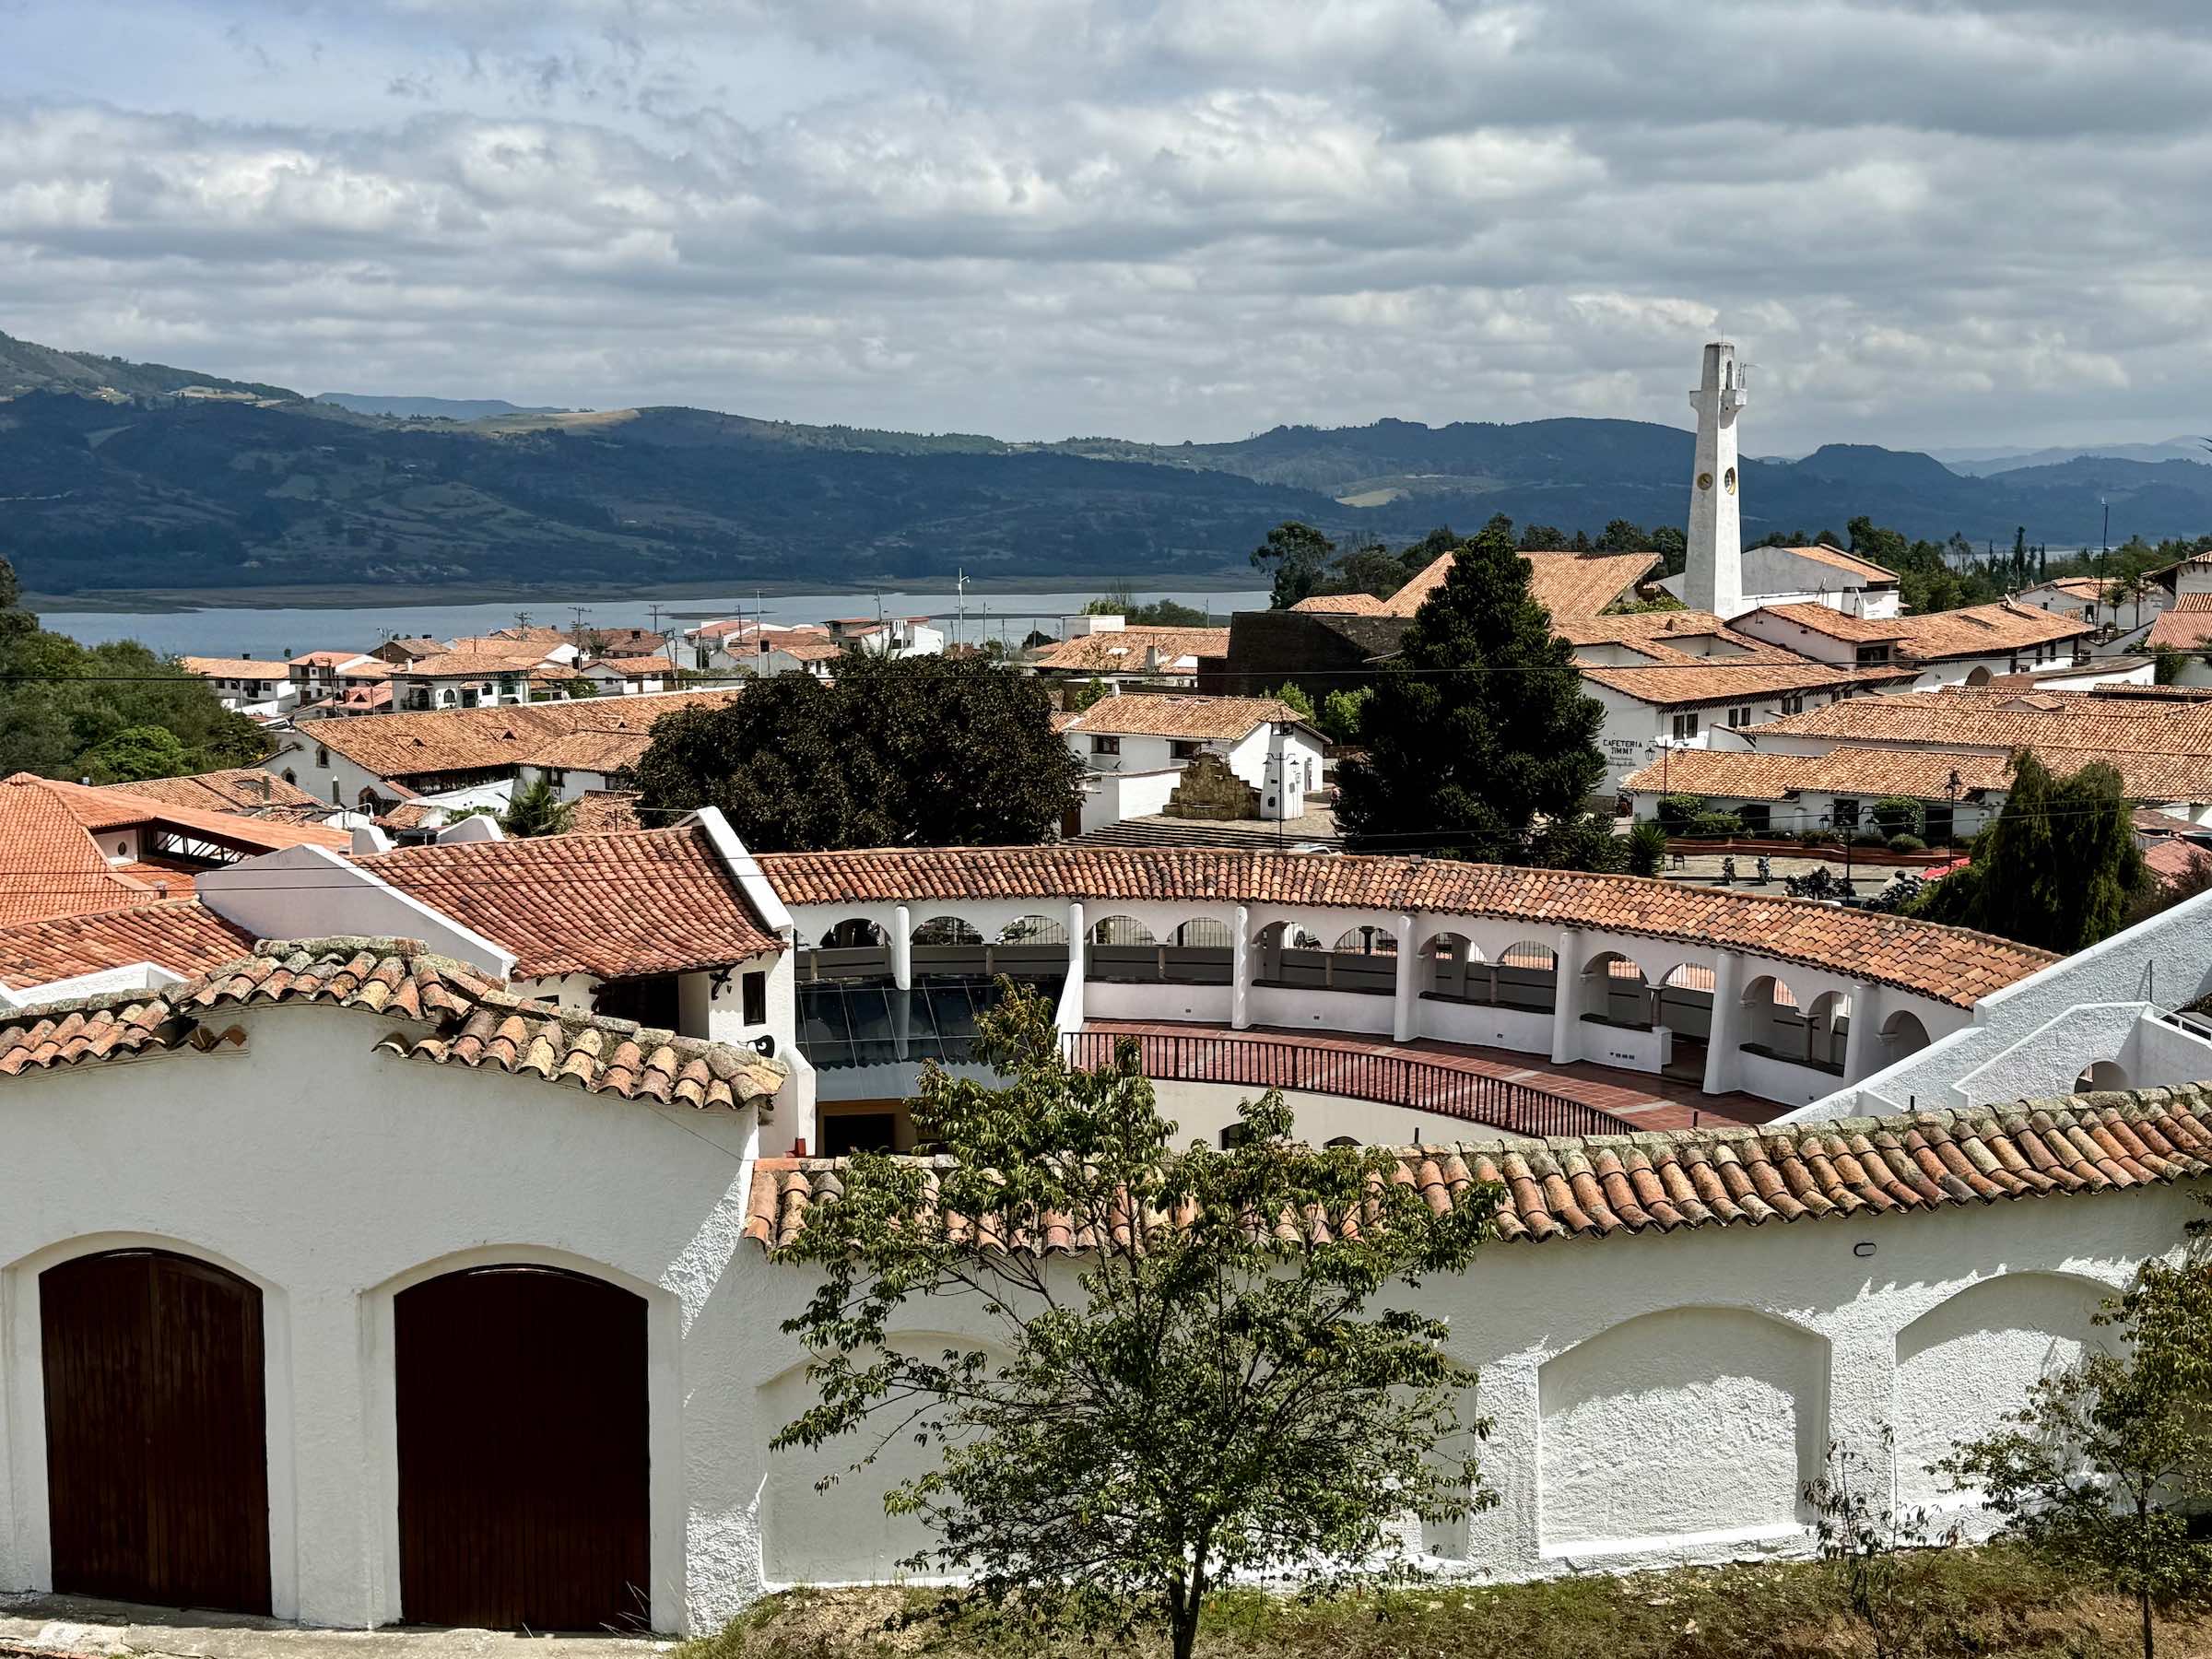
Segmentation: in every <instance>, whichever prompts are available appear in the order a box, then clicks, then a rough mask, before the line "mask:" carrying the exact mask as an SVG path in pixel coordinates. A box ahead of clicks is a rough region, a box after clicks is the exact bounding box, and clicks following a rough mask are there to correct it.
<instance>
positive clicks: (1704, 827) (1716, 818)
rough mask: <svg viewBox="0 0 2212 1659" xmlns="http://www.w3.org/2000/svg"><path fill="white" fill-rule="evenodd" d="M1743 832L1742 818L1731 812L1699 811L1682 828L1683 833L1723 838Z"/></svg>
mask: <svg viewBox="0 0 2212 1659" xmlns="http://www.w3.org/2000/svg"><path fill="white" fill-rule="evenodd" d="M1743 832H1744V820H1743V819H1742V818H1738V817H1736V815H1735V813H1733V812H1700V813H1699V814H1698V816H1697V817H1695V818H1691V819H1690V820H1689V822H1688V825H1687V826H1686V827H1685V828H1684V830H1683V833H1684V834H1685V835H1697V836H1703V837H1705V838H1706V839H1708V840H1725V839H1727V838H1728V837H1731V836H1736V835H1741V834H1742V833H1743Z"/></svg>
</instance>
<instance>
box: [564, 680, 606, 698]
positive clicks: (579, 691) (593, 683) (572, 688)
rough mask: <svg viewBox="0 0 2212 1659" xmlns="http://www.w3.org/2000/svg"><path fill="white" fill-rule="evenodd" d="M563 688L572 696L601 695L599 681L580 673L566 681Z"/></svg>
mask: <svg viewBox="0 0 2212 1659" xmlns="http://www.w3.org/2000/svg"><path fill="white" fill-rule="evenodd" d="M561 689H562V690H563V691H564V692H566V693H567V694H568V695H569V696H570V697H571V698H576V697H596V696H598V695H599V682H598V681H597V680H595V679H591V678H588V677H585V676H583V675H581V674H580V675H578V676H577V677H575V678H574V679H572V680H570V681H568V682H567V683H565V684H564V685H563V686H562V687H561Z"/></svg>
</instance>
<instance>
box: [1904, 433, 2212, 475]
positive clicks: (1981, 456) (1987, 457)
mask: <svg viewBox="0 0 2212 1659" xmlns="http://www.w3.org/2000/svg"><path fill="white" fill-rule="evenodd" d="M2083 456H2088V457H2089V458H2091V459H2093V460H2100V461H2143V462H2147V463H2150V464H2152V465H2156V464H2157V463H2159V462H2160V461H2194V463H2196V465H2199V466H2212V449H2207V448H2206V444H2205V441H2204V440H2203V439H2201V438H2189V437H2183V438H2169V439H2167V440H2166V441H2165V442H2163V443H2075V444H2061V445H2057V446H2054V447H2053V448H2050V449H2039V450H2006V449H1969V450H1937V451H1935V458H1936V459H1937V460H1938V461H1940V462H1942V463H1943V464H1944V465H1946V466H1947V467H1949V468H1950V469H1951V470H1952V471H1953V472H1955V473H1963V474H1965V475H1966V476H1967V477H1970V478H1986V477H1990V476H1991V475H1993V474H1995V473H2001V472H2017V471H2018V470H2019V469H2020V468H2021V467H2023V466H2060V465H2065V463H2066V462H2068V461H2073V460H2077V459H2079V458H2080V457H2083Z"/></svg>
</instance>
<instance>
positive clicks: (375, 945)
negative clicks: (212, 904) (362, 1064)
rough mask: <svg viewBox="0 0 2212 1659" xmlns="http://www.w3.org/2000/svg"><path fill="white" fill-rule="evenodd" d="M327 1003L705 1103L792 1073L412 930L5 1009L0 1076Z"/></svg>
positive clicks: (442, 1045)
mask: <svg viewBox="0 0 2212 1659" xmlns="http://www.w3.org/2000/svg"><path fill="white" fill-rule="evenodd" d="M277 1003H288V1004H322V1005H324V1006H335V1007H340V1008H347V1009H355V1010H359V1011H361V1012H363V1013H367V1014H371V1015H376V1016H381V1017H384V1018H399V1019H406V1020H408V1021H412V1022H415V1023H417V1024H420V1025H425V1026H429V1027H430V1028H431V1030H430V1031H429V1033H428V1034H427V1035H424V1034H418V1033H416V1032H410V1031H405V1030H394V1031H390V1032H389V1033H388V1034H387V1035H385V1036H384V1037H382V1039H381V1040H380V1041H378V1042H377V1043H376V1045H375V1046H376V1047H377V1048H378V1049H380V1050H382V1051H384V1052H387V1053H394V1054H398V1055H401V1056H402V1057H404V1058H406V1059H410V1060H420V1061H425V1062H428V1063H429V1064H431V1065H465V1066H468V1067H470V1068H471V1069H477V1068H480V1067H487V1066H488V1067H492V1068H494V1069H497V1070H500V1071H504V1072H508V1073H511V1074H515V1075H521V1074H525V1073H526V1074H529V1075H531V1076H534V1077H542V1078H544V1079H545V1080H547V1082H552V1083H562V1084H567V1085H570V1086H571V1087H573V1088H582V1089H583V1090H584V1091H585V1092H586V1093H588V1094H598V1095H612V1096H615V1097H618V1098H619V1099H622V1100H656V1101H659V1102H661V1103H663V1104H666V1105H687V1106H692V1107H697V1108H699V1109H700V1110H708V1109H713V1108H733V1107H736V1106H741V1105H746V1104H752V1103H759V1102H763V1101H765V1100H768V1099H770V1098H771V1096H773V1095H774V1093H775V1091H776V1089H777V1088H780V1087H781V1086H782V1081H783V1079H784V1077H785V1076H786V1075H787V1073H786V1071H785V1069H784V1067H783V1066H782V1065H781V1064H780V1063H778V1062H776V1061H773V1060H770V1059H766V1058H764V1057H763V1056H761V1055H759V1054H756V1053H753V1052H752V1051H751V1050H750V1049H744V1048H734V1047H731V1046H729V1045H728V1044H725V1043H719V1042H702V1041H698V1040H696V1039H693V1038H688V1037H677V1036H674V1035H671V1034H670V1033H668V1032H665V1031H654V1030H647V1029H643V1028H641V1027H640V1026H638V1025H637V1024H636V1023H635V1022H634V1021H631V1020H627V1019H608V1018H601V1017H598V1016H594V1015H584V1014H579V1013H577V1012H576V1011H575V1010H574V1009H569V1008H557V1007H554V1006H552V1005H551V1004H548V1003H542V1002H536V1001H533V1000H531V999H529V998H526V997H521V996H517V995H515V994H513V993H512V991H510V990H508V989H507V988H506V987H505V986H504V985H502V984H500V982H498V981H496V980H492V979H488V978H487V977H486V976H485V975H484V974H483V973H481V972H480V971H477V969H475V968H472V967H470V966H469V965H468V964H467V963H465V962H458V961H454V960H453V959H450V958H446V957H439V956H433V955H431V954H430V953H429V952H428V951H426V950H424V949H423V948H422V947H421V946H420V945H418V944H417V943H416V942H415V941H413V940H408V939H322V940H306V941H274V942H270V943H265V944H263V945H259V946H256V947H254V950H253V954H252V955H251V956H245V957H240V958H237V959H233V960H231V961H229V962H225V963H223V964H221V965H219V966H218V967H215V968H212V969H210V970H208V971H206V972H205V973H203V974H202V975H200V977H198V978H197V979H194V980H192V981H190V982H187V983H185V984H182V985H179V986H176V987H173V988H172V989H171V990H169V991H167V992H163V993H161V994H157V995H147V994H144V993H136V994H128V995H116V996H107V997H94V998H88V999H86V1000H84V1001H80V1002H74V1003H58V1004H54V1005H53V1006H49V1007H46V1008H34V1009H28V1010H26V1011H25V1012H23V1013H21V1014H19V1015H16V1016H14V1017H12V1018H7V1019H6V1020H5V1021H4V1022H0V1077H17V1076H20V1075H21V1074H23V1073H25V1072H29V1071H43V1070H48V1069H51V1068H52V1067H53V1066H57V1065H77V1064H80V1063H82V1062H86V1061H91V1060H106V1059H115V1058H123V1057H127V1056H129V1055H134V1054H143V1053H159V1052H162V1051H169V1050H179V1049H184V1048H191V1049H195V1050H199V1051H201V1052H206V1051H208V1050H212V1049H215V1048H218V1047H221V1046H224V1045H226V1044H228V1045H229V1046H232V1047H237V1046H241V1045H242V1043H243V1042H244V1041H245V1037H244V1032H243V1031H242V1030H240V1029H239V1028H238V1027H236V1026H233V1027H230V1028H229V1030H218V1029H217V1026H216V1024H215V1023H214V1021H213V1019H211V1018H209V1017H211V1016H219V1015H220V1014H221V1013H223V1012H224V1011H225V1010H228V1009H232V1008H241V1007H252V1006H265V1005H269V1004H277Z"/></svg>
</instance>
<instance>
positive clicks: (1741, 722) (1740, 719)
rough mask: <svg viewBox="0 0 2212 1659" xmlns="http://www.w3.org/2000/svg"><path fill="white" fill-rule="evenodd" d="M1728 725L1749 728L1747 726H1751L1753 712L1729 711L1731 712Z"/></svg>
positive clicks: (1746, 710)
mask: <svg viewBox="0 0 2212 1659" xmlns="http://www.w3.org/2000/svg"><path fill="white" fill-rule="evenodd" d="M1728 724H1730V725H1732V726H1747V725H1749V724H1751V711H1750V710H1748V709H1731V710H1729V711H1728Z"/></svg>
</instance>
